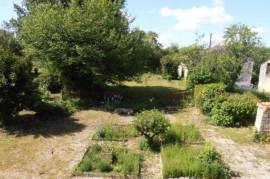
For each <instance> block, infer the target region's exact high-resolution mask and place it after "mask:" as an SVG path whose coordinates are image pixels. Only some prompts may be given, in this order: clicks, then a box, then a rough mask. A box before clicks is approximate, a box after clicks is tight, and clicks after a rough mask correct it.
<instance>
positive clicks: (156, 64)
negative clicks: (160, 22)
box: [143, 31, 162, 72]
mask: <svg viewBox="0 0 270 179" xmlns="http://www.w3.org/2000/svg"><path fill="white" fill-rule="evenodd" d="M143 41H144V43H145V50H146V53H147V54H146V55H147V57H146V59H145V60H146V67H147V69H148V70H150V71H154V72H155V71H158V70H160V58H161V56H162V49H161V44H160V43H159V42H158V34H156V33H155V32H151V31H150V32H147V33H144V38H143Z"/></svg>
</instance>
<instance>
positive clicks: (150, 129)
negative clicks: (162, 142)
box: [134, 109, 170, 143]
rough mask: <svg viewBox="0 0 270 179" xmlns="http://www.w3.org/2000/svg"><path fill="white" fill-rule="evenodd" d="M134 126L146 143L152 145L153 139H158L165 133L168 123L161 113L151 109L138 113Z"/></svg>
mask: <svg viewBox="0 0 270 179" xmlns="http://www.w3.org/2000/svg"><path fill="white" fill-rule="evenodd" d="M134 126H135V128H136V129H137V130H138V131H139V133H140V134H142V135H144V136H145V138H146V139H147V140H148V142H150V143H153V142H154V138H155V137H160V136H161V135H163V134H165V133H166V132H167V130H168V128H169V126H170V123H169V120H168V119H167V118H166V117H165V115H164V114H163V113H162V112H160V111H158V110H156V109H153V110H148V111H143V112H141V113H139V114H138V115H137V119H136V120H135V121H134Z"/></svg>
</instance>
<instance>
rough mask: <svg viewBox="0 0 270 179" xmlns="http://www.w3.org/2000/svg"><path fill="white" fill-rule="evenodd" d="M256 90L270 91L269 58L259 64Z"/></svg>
mask: <svg viewBox="0 0 270 179" xmlns="http://www.w3.org/2000/svg"><path fill="white" fill-rule="evenodd" d="M258 91H260V92H267V93H270V60H268V61H267V62H265V63H263V64H262V65H261V68H260V76H259V84H258Z"/></svg>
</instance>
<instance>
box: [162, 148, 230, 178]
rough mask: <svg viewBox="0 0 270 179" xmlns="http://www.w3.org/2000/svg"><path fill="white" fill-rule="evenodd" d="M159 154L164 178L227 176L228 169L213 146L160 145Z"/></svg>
mask: <svg viewBox="0 0 270 179" xmlns="http://www.w3.org/2000/svg"><path fill="white" fill-rule="evenodd" d="M161 156H162V161H163V175H164V177H166V178H178V177H195V178H229V174H228V169H227V168H226V167H225V166H224V164H223V162H222V161H221V159H220V156H219V155H218V154H217V153H216V152H215V150H214V149H213V148H209V147H205V149H204V148H202V147H199V146H189V147H187V146H185V147H180V146H179V145H170V146H166V147H162V150H161Z"/></svg>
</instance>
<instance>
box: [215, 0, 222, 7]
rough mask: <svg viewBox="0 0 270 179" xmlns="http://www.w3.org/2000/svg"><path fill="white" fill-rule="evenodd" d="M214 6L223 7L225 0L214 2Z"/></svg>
mask: <svg viewBox="0 0 270 179" xmlns="http://www.w3.org/2000/svg"><path fill="white" fill-rule="evenodd" d="M213 4H214V6H223V5H224V0H213Z"/></svg>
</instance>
